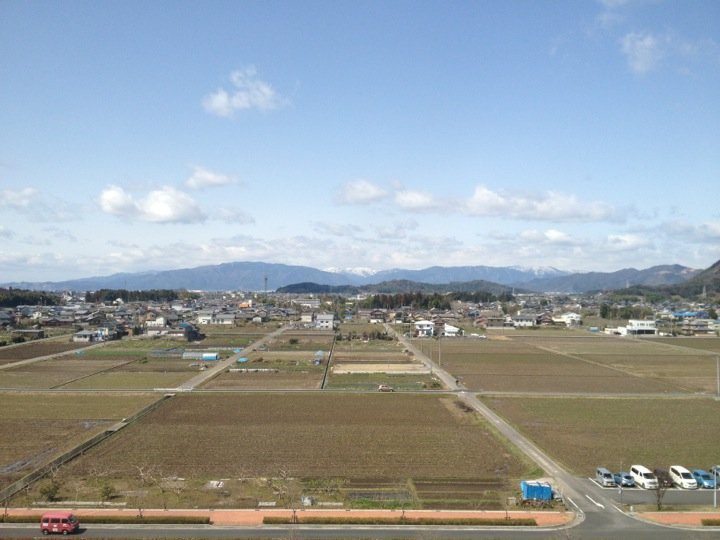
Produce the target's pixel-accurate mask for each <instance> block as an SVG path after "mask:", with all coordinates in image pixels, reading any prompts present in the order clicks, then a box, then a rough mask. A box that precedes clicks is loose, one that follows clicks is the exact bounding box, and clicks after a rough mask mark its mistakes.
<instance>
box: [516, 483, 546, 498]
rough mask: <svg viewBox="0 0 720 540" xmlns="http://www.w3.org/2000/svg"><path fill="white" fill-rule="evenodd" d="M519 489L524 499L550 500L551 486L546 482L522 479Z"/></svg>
mask: <svg viewBox="0 0 720 540" xmlns="http://www.w3.org/2000/svg"><path fill="white" fill-rule="evenodd" d="M520 489H521V490H522V498H523V500H524V501H526V500H529V499H530V500H536V501H550V500H552V497H553V491H552V486H551V485H550V484H549V483H548V482H539V481H533V480H523V481H522V482H520Z"/></svg>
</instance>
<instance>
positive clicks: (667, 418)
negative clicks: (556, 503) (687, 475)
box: [481, 397, 720, 475]
mask: <svg viewBox="0 0 720 540" xmlns="http://www.w3.org/2000/svg"><path fill="white" fill-rule="evenodd" d="M481 399H483V401H484V402H485V403H486V404H487V405H488V406H490V407H491V408H492V409H494V410H495V411H496V412H498V413H499V414H500V415H502V416H504V417H505V418H506V419H508V420H509V421H510V422H511V423H512V424H514V425H515V426H516V427H518V429H519V430H520V431H521V432H522V433H524V434H525V435H526V436H528V437H529V438H530V439H532V440H533V441H534V442H536V443H537V444H538V446H540V447H541V448H543V449H544V450H545V451H547V453H548V454H550V455H551V456H553V457H555V458H557V459H558V460H559V461H560V462H561V463H563V464H564V465H565V466H567V467H568V468H569V469H570V470H572V471H574V472H575V473H577V474H580V475H589V474H591V472H592V471H593V470H594V468H595V467H597V466H600V465H602V466H605V467H608V468H610V469H611V470H621V466H624V467H627V466H628V465H630V464H633V463H642V464H644V465H646V466H649V467H650V468H651V469H652V468H654V467H668V466H669V465H670V464H671V463H682V464H684V465H685V466H687V467H689V468H691V469H692V468H706V467H709V466H710V465H712V464H714V463H716V462H717V460H718V449H717V437H715V436H706V437H705V436H701V435H700V434H701V433H706V434H715V433H718V432H720V403H719V402H717V401H713V400H709V399H619V398H613V399H602V398H594V399H593V398H582V399H581V398H532V397H524V398H498V397H487V398H481Z"/></svg>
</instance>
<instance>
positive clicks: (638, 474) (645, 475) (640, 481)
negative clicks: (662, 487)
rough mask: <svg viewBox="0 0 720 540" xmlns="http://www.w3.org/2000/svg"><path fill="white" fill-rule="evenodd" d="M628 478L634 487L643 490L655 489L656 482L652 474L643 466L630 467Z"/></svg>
mask: <svg viewBox="0 0 720 540" xmlns="http://www.w3.org/2000/svg"><path fill="white" fill-rule="evenodd" d="M630 476H632V477H633V480H635V485H636V486H640V487H641V488H644V489H657V487H658V480H657V477H656V476H655V475H654V474H653V472H652V471H651V470H650V469H648V468H647V467H644V466H643V465H633V466H631V467H630Z"/></svg>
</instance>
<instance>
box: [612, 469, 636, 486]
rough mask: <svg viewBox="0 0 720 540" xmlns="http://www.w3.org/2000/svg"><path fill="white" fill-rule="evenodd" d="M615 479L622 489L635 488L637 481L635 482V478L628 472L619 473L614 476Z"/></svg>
mask: <svg viewBox="0 0 720 540" xmlns="http://www.w3.org/2000/svg"><path fill="white" fill-rule="evenodd" d="M613 478H614V479H615V483H616V484H617V485H618V486H620V487H635V480H633V477H632V476H630V473H628V472H625V471H620V472H617V473H615V474H613Z"/></svg>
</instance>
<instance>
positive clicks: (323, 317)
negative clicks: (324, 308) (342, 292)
mask: <svg viewBox="0 0 720 540" xmlns="http://www.w3.org/2000/svg"><path fill="white" fill-rule="evenodd" d="M315 328H317V329H319V330H333V329H335V315H334V314H332V313H318V314H317V315H316V316H315Z"/></svg>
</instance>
